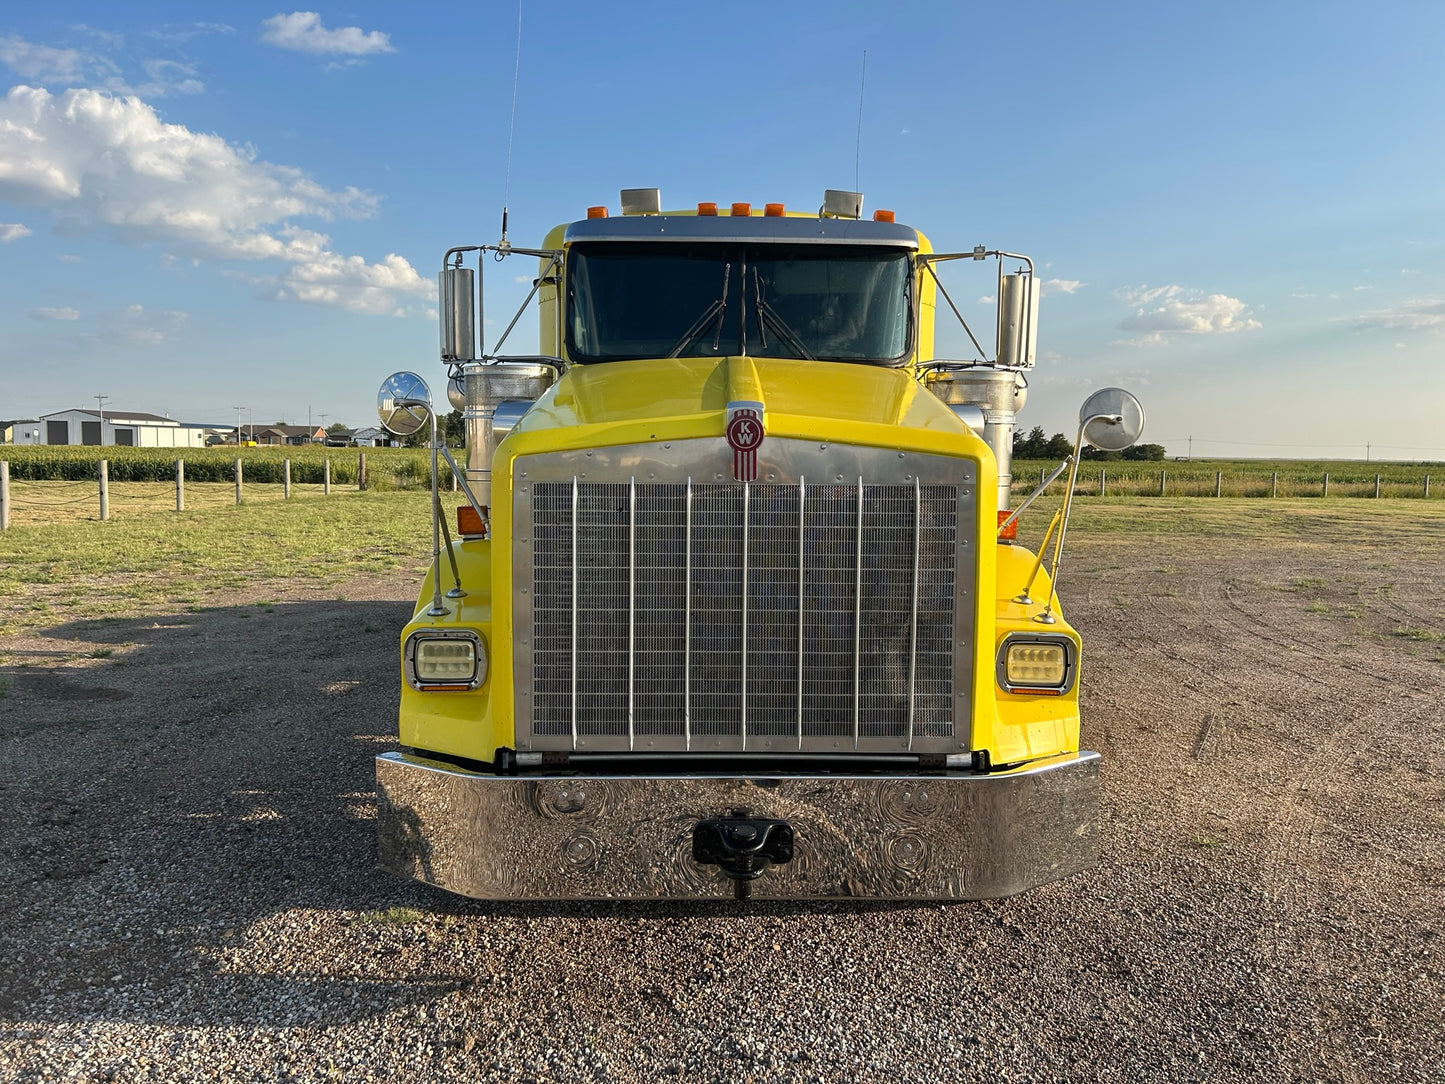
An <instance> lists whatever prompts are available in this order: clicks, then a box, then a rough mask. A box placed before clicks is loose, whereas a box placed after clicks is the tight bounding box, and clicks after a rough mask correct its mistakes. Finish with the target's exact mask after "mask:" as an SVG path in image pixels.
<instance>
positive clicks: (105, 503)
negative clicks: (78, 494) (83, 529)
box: [100, 459, 110, 519]
mask: <svg viewBox="0 0 1445 1084" xmlns="http://www.w3.org/2000/svg"><path fill="white" fill-rule="evenodd" d="M100 518H101V519H110V462H109V460H105V459H102V460H101V461H100Z"/></svg>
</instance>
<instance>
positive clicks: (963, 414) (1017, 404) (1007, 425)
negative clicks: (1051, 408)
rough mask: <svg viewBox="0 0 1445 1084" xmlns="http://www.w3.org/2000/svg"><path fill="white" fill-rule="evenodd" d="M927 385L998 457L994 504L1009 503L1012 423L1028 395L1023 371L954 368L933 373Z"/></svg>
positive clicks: (1003, 504) (1011, 477) (990, 368)
mask: <svg viewBox="0 0 1445 1084" xmlns="http://www.w3.org/2000/svg"><path fill="white" fill-rule="evenodd" d="M928 387H929V390H931V391H932V392H933V394H935V395H937V396H938V397H939V398H940V399H942V400H943V401H944V402H945V403H947V404H948V405H949V406H950V407H952V408H953V412H954V413H955V414H957V415H958V416H959V417H960V418H961V419H962V420H963V421H964V422H965V423H966V424H968V425H969V426H970V428H972V429H973V430H974V431H975V432H977V433H978V435H979V436H980V437H982V438H983V441H984V443H985V444H987V445H988V447H989V450H990V451H992V452H993V457H994V459H996V460H997V461H998V506H999V508H1007V507H1009V502H1010V490H1011V489H1012V488H1013V473H1012V472H1013V454H1014V425H1015V423H1016V422H1017V421H1018V413H1019V411H1020V410H1022V409H1023V408H1024V403H1025V402H1026V401H1027V399H1028V384H1027V382H1026V381H1025V380H1024V376H1023V373H1021V372H1019V371H1018V370H1017V369H995V368H993V367H991V366H990V367H983V366H979V367H978V368H973V369H957V370H954V371H953V372H942V373H937V374H934V376H933V379H931V380H929V382H928ZM980 416H981V421H982V428H981V430H980V427H979V420H980Z"/></svg>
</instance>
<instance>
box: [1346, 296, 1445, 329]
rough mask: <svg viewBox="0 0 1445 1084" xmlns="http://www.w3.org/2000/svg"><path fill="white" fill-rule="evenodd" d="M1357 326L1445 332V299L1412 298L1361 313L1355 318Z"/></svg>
mask: <svg viewBox="0 0 1445 1084" xmlns="http://www.w3.org/2000/svg"><path fill="white" fill-rule="evenodd" d="M1355 326H1356V327H1362V328H1375V327H1377V328H1393V329H1399V330H1403V331H1424V330H1433V329H1439V330H1445V299H1442V298H1437V297H1412V298H1410V299H1409V300H1406V301H1402V302H1401V303H1400V304H1398V305H1395V306H1392V307H1391V308H1388V309H1373V310H1371V311H1369V312H1362V313H1360V315H1359V316H1358V317H1356V318H1355Z"/></svg>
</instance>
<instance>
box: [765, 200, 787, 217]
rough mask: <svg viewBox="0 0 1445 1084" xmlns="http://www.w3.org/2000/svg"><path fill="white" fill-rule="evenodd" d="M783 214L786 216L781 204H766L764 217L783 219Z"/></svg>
mask: <svg viewBox="0 0 1445 1084" xmlns="http://www.w3.org/2000/svg"><path fill="white" fill-rule="evenodd" d="M783 214H784V211H783V205H782V204H781V203H765V204H763V215H764V216H765V217H767V218H782V217H783Z"/></svg>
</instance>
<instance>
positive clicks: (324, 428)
mask: <svg viewBox="0 0 1445 1084" xmlns="http://www.w3.org/2000/svg"><path fill="white" fill-rule="evenodd" d="M329 417H331V415H330V414H323V415H321V429H322V431H323V432H325V430H326V419H327V418H329ZM321 443H322V444H326V443H327V439H326V438H325V437H322V438H321Z"/></svg>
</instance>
